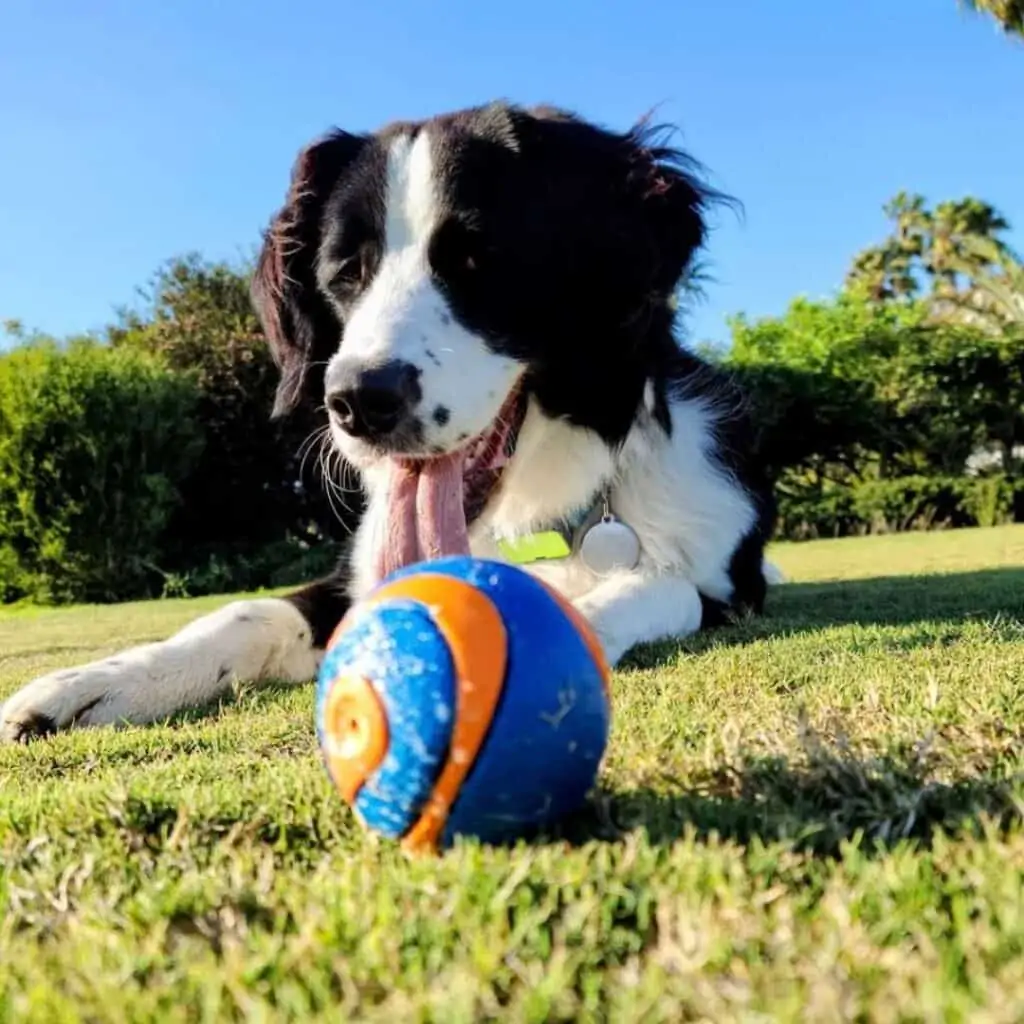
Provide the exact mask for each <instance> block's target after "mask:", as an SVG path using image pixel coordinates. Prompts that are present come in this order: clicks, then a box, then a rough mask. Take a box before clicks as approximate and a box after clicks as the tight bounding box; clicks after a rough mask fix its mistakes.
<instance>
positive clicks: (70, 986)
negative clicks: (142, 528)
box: [0, 527, 1024, 1024]
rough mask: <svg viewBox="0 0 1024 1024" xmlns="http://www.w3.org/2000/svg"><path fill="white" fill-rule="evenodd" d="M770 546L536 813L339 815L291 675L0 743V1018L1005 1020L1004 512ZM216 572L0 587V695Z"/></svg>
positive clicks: (1020, 871)
mask: <svg viewBox="0 0 1024 1024" xmlns="http://www.w3.org/2000/svg"><path fill="white" fill-rule="evenodd" d="M775 557H776V559H777V561H778V562H779V564H780V565H781V566H782V567H783V568H784V569H785V571H786V572H787V573H788V574H789V576H790V578H791V580H792V581H793V582H791V583H790V584H788V585H787V586H785V587H782V588H780V589H778V590H776V591H774V592H773V594H772V596H771V599H770V606H769V614H768V615H767V616H766V617H765V618H763V619H761V620H759V621H755V622H753V623H750V624H748V625H745V626H743V627H740V628H736V629H732V630H729V631H725V632H720V633H718V634H715V635H710V636H705V637H700V638H697V639H695V640H692V641H690V642H688V643H685V644H683V645H682V646H678V645H663V646H659V647H656V648H648V649H646V650H644V651H642V652H640V653H638V655H637V656H636V657H635V658H634V659H633V660H632V662H631V663H630V665H629V666H628V667H626V668H625V669H624V670H623V671H620V672H619V673H618V674H617V676H616V679H615V684H614V692H615V720H614V727H613V734H612V740H611V744H610V748H609V753H608V757H607V761H606V764H605V766H604V769H603V772H602V777H601V782H602V792H601V794H600V796H599V798H598V799H597V801H596V802H595V807H594V809H593V810H592V811H591V812H588V813H587V814H585V815H583V816H581V817H580V818H579V819H578V820H576V821H573V822H569V823H567V824H566V826H565V828H564V829H563V833H562V835H561V836H560V837H553V838H550V839H548V840H547V841H544V842H535V843H533V844H529V845H526V844H522V845H520V846H519V847H517V848H513V849H491V848H481V847H479V846H477V845H475V844H472V843H464V844H460V845H459V846H458V847H457V848H456V849H454V850H453V851H451V852H449V853H448V854H446V855H445V856H443V857H441V858H439V859H436V860H417V861H407V860H406V859H405V858H404V857H403V856H402V855H401V854H400V853H399V852H398V851H397V850H396V849H395V848H394V847H393V846H392V845H390V844H387V843H380V842H375V841H374V840H372V839H371V838H369V837H367V836H365V835H364V834H362V833H361V832H360V830H359V829H358V828H357V827H356V825H355V824H354V822H353V819H352V817H351V816H350V814H349V812H348V811H347V810H346V809H345V807H344V806H343V805H342V804H341V802H340V800H339V799H338V798H337V797H336V796H335V795H334V794H333V793H332V790H331V789H330V787H329V784H328V782H327V779H326V776H325V774H324V772H323V769H322V767H321V764H320V760H319V756H318V752H317V749H316V745H315V740H314V736H313V728H312V692H311V690H310V689H309V688H302V689H287V688H270V689H269V690H262V691H257V692H249V693H243V694H241V695H240V697H239V699H238V700H237V701H235V702H233V703H230V704H226V705H225V706H223V707H222V708H219V709H216V710H215V711H214V712H213V713H208V714H206V715H202V714H190V715H188V716H184V717H183V718H182V719H181V720H179V721H177V722H175V723H172V724H170V725H167V726H165V727H161V728H143V729H131V730H124V731H113V730H97V731H92V732H83V733H80V734H70V735H62V736H58V737H57V738H55V739H53V740H48V741H41V742H36V743H34V744H31V745H29V746H27V747H11V746H5V747H0V907H2V918H0V1019H11V1020H18V1021H27V1020H39V1021H46V1022H52V1021H60V1020H65V1019H66V1020H72V1019H88V1020H119V1021H120V1020H159V1021H196V1020H225V1019H227V1020H230V1019H243V1018H244V1019H248V1020H291V1019H296V1020H298V1019H308V1018H310V1017H312V1016H316V1015H318V1014H322V1015H323V1016H324V1018H325V1019H332V1020H345V1019H348V1020H351V1019H372V1020H380V1021H405V1020H435V1021H441V1022H445V1024H448V1022H459V1021H474V1020H487V1019H495V1018H500V1019H507V1020H514V1021H527V1020H531V1021H550V1020H570V1019H572V1020H593V1021H597V1020H609V1019H610V1020H616V1021H660V1020H665V1021H668V1020H680V1019H694V1018H703V1019H707V1020H713V1021H728V1020H744V1021H760V1020H765V1021H767V1020H772V1021H774V1020H794V1021H796V1020H801V1021H815V1022H819V1021H831V1020H853V1019H870V1020H877V1021H890V1020H891V1021H897V1020H928V1021H948V1020H963V1019H972V1020H985V1021H1006V1022H1019V1021H1021V1020H1024V823H1022V814H1024V782H1022V776H1021V772H1022V768H1024V528H1022V527H1016V528H1004V529H997V530H977V531H962V532H950V533H941V534H933V535H903V536H896V537H885V538H872V539H865V540H843V541H836V542H820V543H813V544H804V545H797V546H780V547H779V548H777V549H776V551H775ZM217 603H219V602H218V601H211V600H203V601H196V602H172V601H168V602H163V603H152V604H140V605H131V606H122V607H117V608H75V609H69V610H62V611H52V612H50V611H48V612H32V611H27V612H17V613H9V614H7V615H0V698H2V697H3V696H4V695H6V694H7V693H8V692H10V690H12V689H13V688H14V687H15V686H16V685H18V684H19V683H21V682H22V681H24V680H26V679H27V678H29V677H31V676H33V675H35V674H37V673H39V672H41V671H43V670H46V669H49V668H52V667H54V666H58V665H63V664H67V663H69V662H73V661H80V660H82V659H83V658H92V657H95V656H97V655H100V654H104V653H107V652H109V651H112V650H114V649H115V648H116V647H120V646H123V645H124V644H126V643H130V642H139V641H143V640H150V639H155V638H158V637H160V636H162V635H164V634H165V633H167V632H168V631H169V630H170V629H172V628H174V627H176V626H178V625H180V624H182V623H184V622H186V621H187V620H188V619H190V618H192V617H193V616H194V615H196V613H197V612H198V611H200V610H202V609H206V608H209V607H211V606H212V605H214V604H217Z"/></svg>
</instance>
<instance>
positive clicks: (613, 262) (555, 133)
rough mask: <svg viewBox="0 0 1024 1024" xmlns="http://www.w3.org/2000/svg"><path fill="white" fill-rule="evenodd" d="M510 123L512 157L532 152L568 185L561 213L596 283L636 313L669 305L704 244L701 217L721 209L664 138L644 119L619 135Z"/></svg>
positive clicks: (551, 123) (542, 121)
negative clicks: (514, 144) (516, 149)
mask: <svg viewBox="0 0 1024 1024" xmlns="http://www.w3.org/2000/svg"><path fill="white" fill-rule="evenodd" d="M524 114H525V115H526V119H525V120H524V116H523V115H524ZM513 123H514V124H515V132H516V137H517V139H518V140H519V146H520V150H521V151H522V152H524V153H526V152H528V151H529V150H530V149H531V148H535V150H536V152H538V153H539V154H542V155H543V157H544V158H545V159H544V162H545V164H546V165H547V166H548V167H550V168H552V170H553V175H558V174H562V175H564V176H565V177H566V179H567V181H566V188H565V189H563V190H560V194H562V195H564V196H567V197H572V198H570V199H568V200H567V202H568V203H570V204H571V209H566V211H565V212H566V215H567V216H570V217H572V219H573V222H574V227H573V232H572V234H573V236H574V237H576V238H578V239H580V240H581V242H582V246H581V257H580V258H581V261H582V262H584V263H587V264H588V265H589V267H590V269H591V272H592V273H594V274H595V275H596V280H595V283H599V286H600V287H604V286H605V285H611V284H613V283H614V284H615V285H617V286H618V289H619V290H621V293H622V297H623V298H624V299H625V297H626V294H627V293H628V294H629V295H630V296H631V299H630V305H632V306H634V307H636V306H637V305H638V304H639V305H644V304H649V303H651V302H654V303H658V304H661V303H669V304H670V303H671V300H672V296H673V294H674V292H675V289H676V288H677V287H678V285H679V283H680V281H681V279H682V278H683V276H684V274H685V273H686V272H687V270H688V269H689V268H690V267H691V263H692V261H693V258H694V256H695V254H696V253H697V251H698V250H699V249H700V247H701V246H702V245H703V243H704V238H705V231H706V228H705V219H704V215H705V211H706V209H707V208H708V206H709V205H710V204H711V203H712V202H714V201H718V200H724V201H727V202H728V201H729V200H728V199H727V197H725V196H722V195H720V194H719V193H716V192H714V191H713V190H712V189H710V188H708V187H706V186H705V185H704V184H703V183H702V182H701V180H700V168H699V166H698V165H697V163H696V161H693V160H691V159H690V158H689V157H688V156H687V155H686V154H685V153H683V152H682V151H681V150H678V149H674V148H672V147H671V146H670V145H668V143H667V141H666V140H667V139H668V138H669V137H670V135H671V129H669V128H662V127H658V126H653V125H651V124H650V123H649V122H647V121H646V120H645V121H642V122H641V123H640V124H638V125H637V126H636V127H634V128H632V129H631V130H630V131H627V132H624V133H617V132H612V131H608V130H606V129H604V128H600V127H598V126H596V125H593V124H591V123H589V122H588V121H586V120H584V119H582V118H580V117H578V116H576V115H575V114H573V113H571V112H569V111H565V110H561V109H559V108H556V107H550V106H539V107H533V108H530V109H529V110H528V111H519V112H516V113H515V114H514V115H513ZM553 175H549V180H550V177H551V176H553ZM585 254H588V255H585ZM614 290H615V289H613V291H614Z"/></svg>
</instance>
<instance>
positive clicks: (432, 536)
mask: <svg viewBox="0 0 1024 1024" xmlns="http://www.w3.org/2000/svg"><path fill="white" fill-rule="evenodd" d="M525 416H526V395H525V393H524V392H523V390H522V388H521V387H520V386H519V385H518V384H517V385H516V386H515V387H513V389H512V391H511V392H510V393H509V395H508V397H507V398H506V399H505V402H504V404H503V405H502V407H501V409H500V410H499V411H498V415H497V416H496V417H495V418H494V420H493V421H492V422H491V425H490V426H489V427H488V428H487V429H486V430H484V431H483V432H482V433H481V434H478V435H477V436H476V437H475V438H473V439H472V440H471V441H469V442H468V443H467V444H466V445H464V446H462V447H461V448H459V449H457V450H456V451H454V452H450V453H448V454H447V455H439V456H436V457H434V458H427V459H412V458H408V457H400V456H391V457H389V458H388V460H387V465H388V470H387V472H388V476H387V482H386V484H385V486H386V489H387V493H386V495H385V501H386V502H387V523H386V529H385V531H384V536H382V537H379V538H378V544H379V546H378V549H377V550H376V551H375V552H374V575H375V577H376V580H377V581H380V580H381V579H383V578H384V577H385V576H387V575H388V574H389V573H391V572H394V571H395V570H396V569H401V568H403V567H405V566H407V565H411V564H412V563H414V562H420V561H426V560H430V559H434V558H443V557H445V556H447V555H468V554H469V524H471V523H472V522H473V520H474V519H476V518H477V516H479V514H480V513H481V512H482V511H483V508H484V506H485V505H486V504H487V501H488V499H489V498H490V497H491V495H492V494H493V493H494V491H495V489H496V488H497V486H498V484H499V482H500V480H501V475H502V472H503V471H504V469H505V465H506V464H507V462H508V460H509V459H510V458H511V456H512V454H513V453H514V452H515V447H516V441H517V439H518V436H519V429H520V427H521V426H522V423H523V419H524V417H525Z"/></svg>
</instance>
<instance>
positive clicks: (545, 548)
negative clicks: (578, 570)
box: [498, 530, 572, 565]
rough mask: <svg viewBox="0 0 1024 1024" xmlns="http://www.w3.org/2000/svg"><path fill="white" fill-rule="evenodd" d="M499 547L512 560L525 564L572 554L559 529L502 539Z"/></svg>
mask: <svg viewBox="0 0 1024 1024" xmlns="http://www.w3.org/2000/svg"><path fill="white" fill-rule="evenodd" d="M498 547H499V548H500V549H501V553H502V554H503V555H504V556H505V557H506V558H507V559H508V560H509V561H510V562H518V563H519V564H521V565H522V564H525V563H527V562H538V561H540V560H541V559H544V558H565V557H567V556H568V555H571V554H572V550H571V548H570V547H569V545H568V543H567V542H566V539H565V538H564V537H563V536H562V535H561V534H560V533H559V532H558V531H557V530H547V531H546V532H544V533H528V534H527V535H526V536H525V537H517V538H516V539H515V540H500V541H498Z"/></svg>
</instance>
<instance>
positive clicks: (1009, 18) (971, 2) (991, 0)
mask: <svg viewBox="0 0 1024 1024" xmlns="http://www.w3.org/2000/svg"><path fill="white" fill-rule="evenodd" d="M960 2H961V4H962V5H963V6H964V7H967V8H968V9H969V10H972V11H984V12H985V13H987V14H990V15H991V16H992V17H993V18H995V19H996V21H998V22H999V24H1000V25H1002V27H1003V29H1004V30H1005V31H1007V32H1012V33H1016V34H1017V35H1019V36H1024V0H960Z"/></svg>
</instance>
